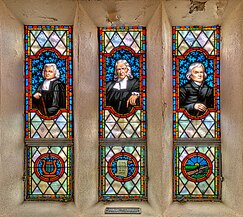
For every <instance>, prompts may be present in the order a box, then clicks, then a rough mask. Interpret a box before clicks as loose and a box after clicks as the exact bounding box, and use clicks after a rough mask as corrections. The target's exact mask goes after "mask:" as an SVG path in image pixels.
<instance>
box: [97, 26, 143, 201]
mask: <svg viewBox="0 0 243 217" xmlns="http://www.w3.org/2000/svg"><path fill="white" fill-rule="evenodd" d="M145 39H146V38H145V28H144V27H114V28H113V27H108V28H99V43H100V47H99V51H100V68H99V69H100V106H99V112H100V113H99V114H100V115H99V142H100V183H99V185H100V191H99V199H100V200H138V199H139V200H141V199H144V200H145V199H146V188H145V186H146V175H145V174H146V170H145V165H143V166H141V165H140V161H142V162H145V161H146V160H145V159H146V152H145V147H146V64H145V63H146V62H145V61H146V53H145V49H146V41H145ZM121 144H123V145H121ZM124 144H126V145H124ZM132 144H133V145H132ZM131 145H132V146H131ZM130 146H131V147H130ZM137 146H138V147H137ZM141 150H143V151H142V153H141ZM138 156H139V162H138V164H137V163H136V162H137V160H134V159H135V158H136V157H138ZM110 158H111V159H112V160H110ZM111 161H112V162H113V163H112V164H111V163H109V162H111ZM130 170H132V171H133V173H134V174H135V173H136V175H134V176H133V175H132V174H130V172H131V171H130Z"/></svg>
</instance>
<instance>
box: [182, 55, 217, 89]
mask: <svg viewBox="0 0 243 217" xmlns="http://www.w3.org/2000/svg"><path fill="white" fill-rule="evenodd" d="M194 62H200V63H202V64H203V65H204V67H205V71H206V73H207V78H206V79H205V81H206V83H207V84H208V85H209V86H210V87H213V86H214V61H213V59H208V58H207V57H206V56H205V55H204V53H202V52H200V51H193V52H191V53H189V54H188V55H187V57H186V58H185V59H182V60H179V80H180V84H179V85H180V86H183V85H184V84H186V83H187V82H188V80H187V78H186V73H187V71H188V68H189V66H190V65H191V64H192V63H194Z"/></svg>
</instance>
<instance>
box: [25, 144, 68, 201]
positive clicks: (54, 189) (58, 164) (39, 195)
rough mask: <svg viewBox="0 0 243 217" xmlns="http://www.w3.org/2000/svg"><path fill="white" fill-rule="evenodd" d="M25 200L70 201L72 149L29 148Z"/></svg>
mask: <svg viewBox="0 0 243 217" xmlns="http://www.w3.org/2000/svg"><path fill="white" fill-rule="evenodd" d="M27 155H28V156H29V158H28V160H27V171H28V177H27V179H28V184H27V192H26V199H29V200H35V199H39V200H56V199H57V200H72V194H73V192H72V185H73V183H72V176H73V172H72V170H73V163H72V161H71V160H70V159H72V148H71V147H60V146H48V147H39V146H29V147H28V149H27Z"/></svg>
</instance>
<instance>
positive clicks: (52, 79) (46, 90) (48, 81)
mask: <svg viewBox="0 0 243 217" xmlns="http://www.w3.org/2000/svg"><path fill="white" fill-rule="evenodd" d="M42 76H43V77H44V79H45V80H44V81H43V82H42V83H41V84H40V85H39V86H38V87H37V90H36V92H35V93H34V94H33V99H32V102H33V108H37V109H38V110H39V111H40V112H41V113H42V114H43V115H45V116H52V115H55V114H56V113H57V112H58V111H59V109H61V108H66V88H65V85H64V84H63V83H62V82H61V81H60V80H59V77H60V72H59V70H58V69H57V66H56V64H55V63H48V64H45V65H44V68H43V71H42Z"/></svg>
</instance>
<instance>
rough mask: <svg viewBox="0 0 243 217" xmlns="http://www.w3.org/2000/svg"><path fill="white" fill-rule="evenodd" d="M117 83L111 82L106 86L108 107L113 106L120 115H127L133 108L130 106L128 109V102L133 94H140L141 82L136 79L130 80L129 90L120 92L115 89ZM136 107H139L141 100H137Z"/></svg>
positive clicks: (128, 83) (128, 81) (128, 82)
mask: <svg viewBox="0 0 243 217" xmlns="http://www.w3.org/2000/svg"><path fill="white" fill-rule="evenodd" d="M117 82H118V81H117ZM117 82H116V81H111V82H108V83H107V85H106V105H107V106H112V107H113V108H114V110H115V111H116V112H117V113H119V114H127V113H129V112H130V111H131V109H132V107H133V106H132V105H130V104H129V106H128V107H127V100H128V99H129V97H130V96H131V95H132V93H139V81H138V79H136V78H133V79H128V80H127V88H126V89H120V90H119V89H116V88H114V85H115V84H116V83H117ZM136 105H139V99H137V100H136Z"/></svg>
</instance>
